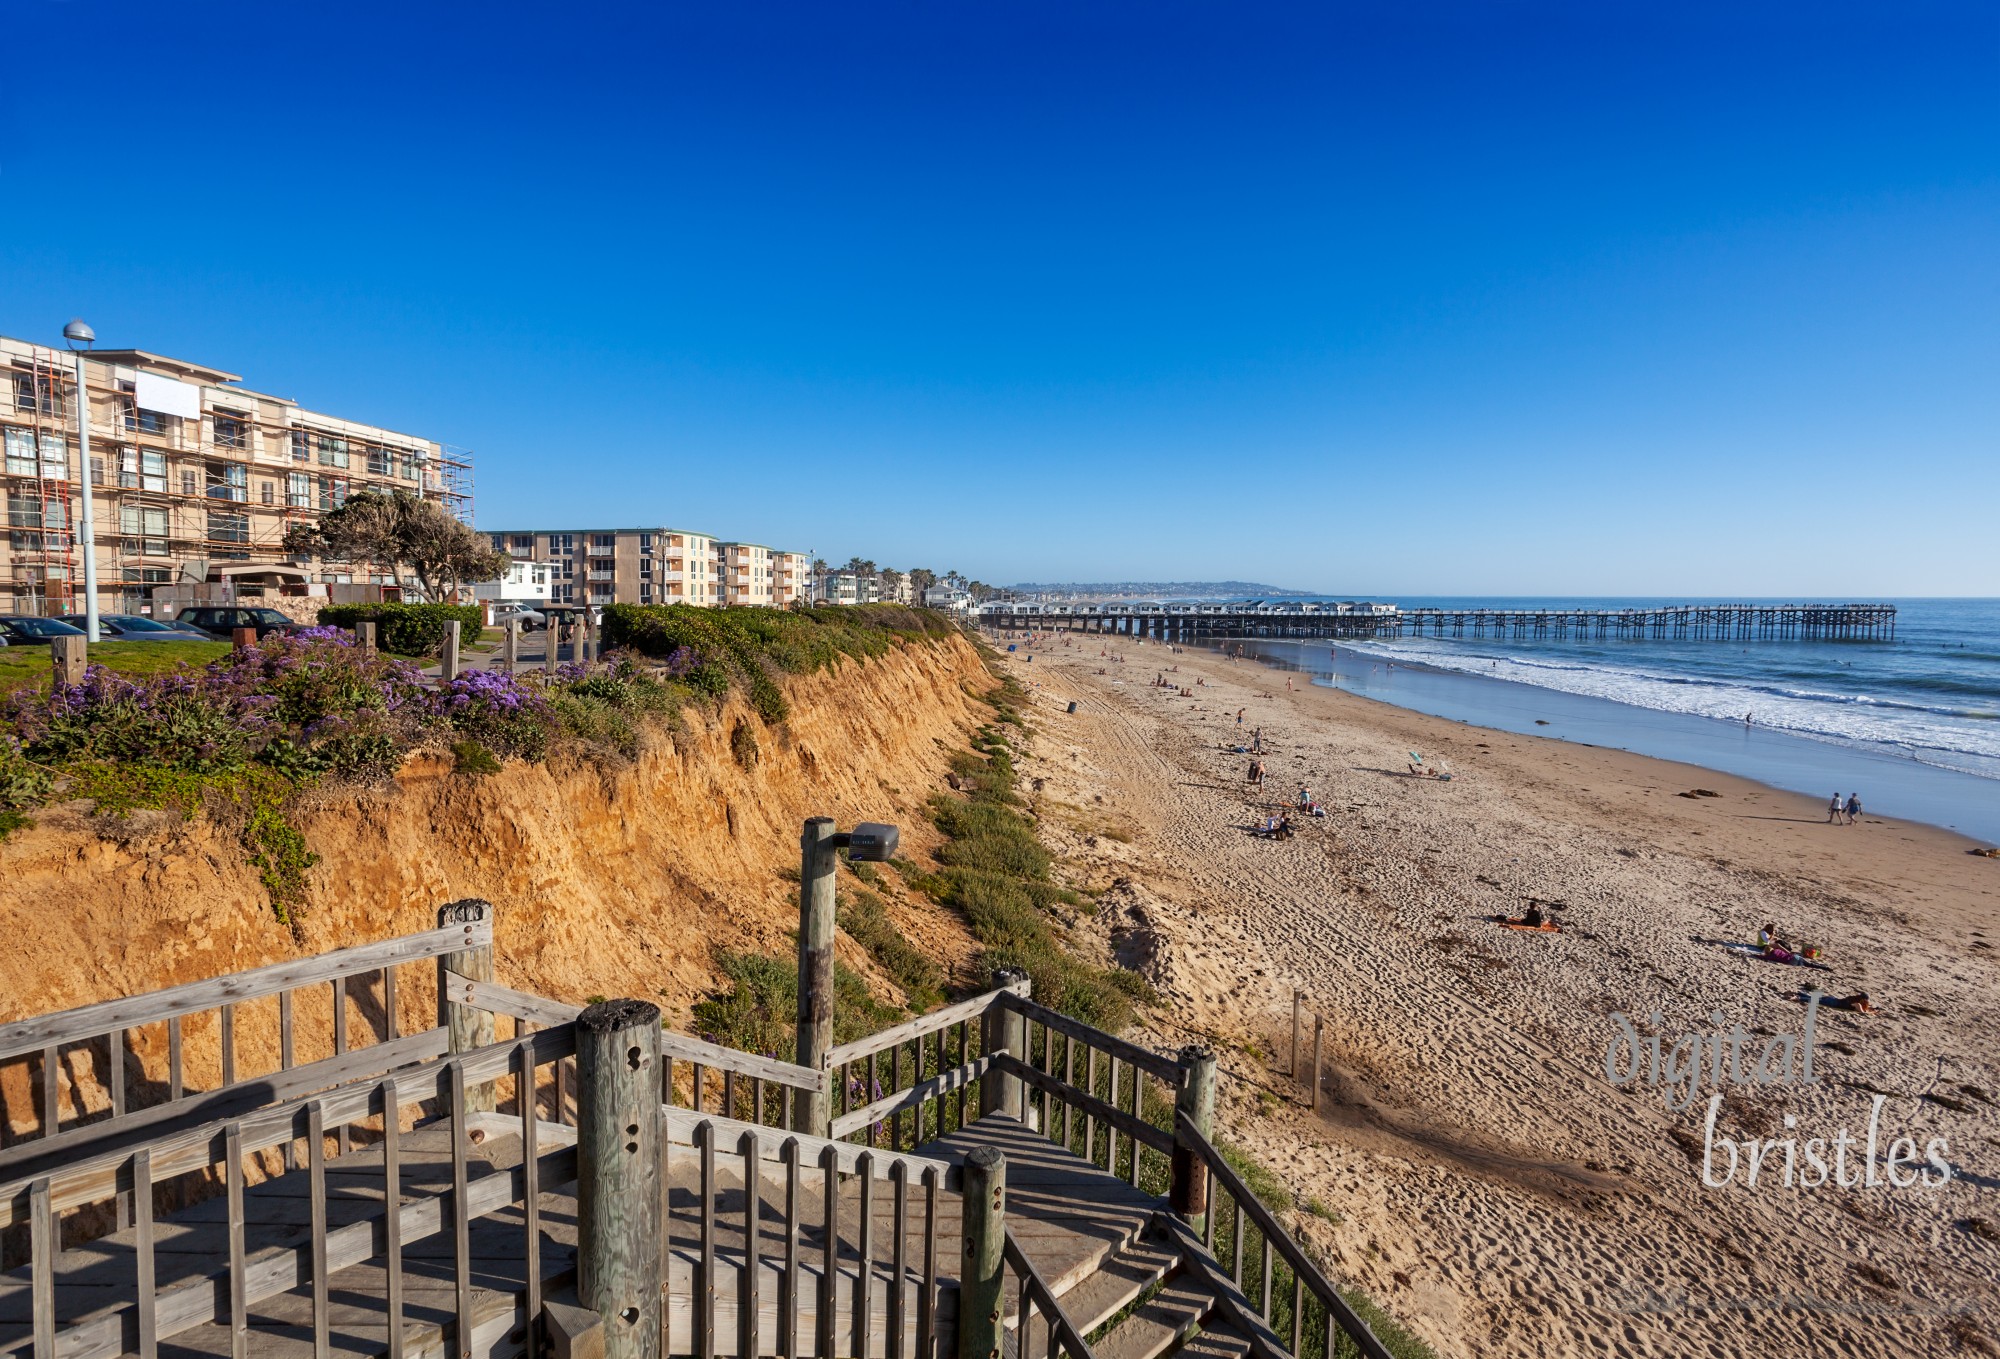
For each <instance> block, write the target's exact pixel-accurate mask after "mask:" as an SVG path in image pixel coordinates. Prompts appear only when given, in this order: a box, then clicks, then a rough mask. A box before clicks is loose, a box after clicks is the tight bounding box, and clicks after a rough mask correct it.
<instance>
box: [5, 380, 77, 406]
mask: <svg viewBox="0 0 2000 1359" xmlns="http://www.w3.org/2000/svg"><path fill="white" fill-rule="evenodd" d="M66 405H67V403H65V402H64V401H63V391H62V382H61V380H60V379H59V378H57V377H56V375H55V374H54V373H16V374H14V409H15V410H17V411H33V410H35V409H36V408H38V407H39V408H40V410H41V412H42V414H43V415H65V414H67V413H68V411H67V410H66Z"/></svg>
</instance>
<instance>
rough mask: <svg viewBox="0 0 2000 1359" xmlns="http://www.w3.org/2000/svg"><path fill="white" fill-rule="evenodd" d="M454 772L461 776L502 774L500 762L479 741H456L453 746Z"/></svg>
mask: <svg viewBox="0 0 2000 1359" xmlns="http://www.w3.org/2000/svg"><path fill="white" fill-rule="evenodd" d="M451 758H452V770H453V772H455V773H459V774H472V775H475V776H477V775H485V774H497V773H499V772H500V761H499V760H497V759H495V758H494V755H493V752H492V751H490V750H488V749H487V748H486V747H485V746H482V745H480V744H479V742H477V741H454V742H452V744H451Z"/></svg>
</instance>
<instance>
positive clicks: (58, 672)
mask: <svg viewBox="0 0 2000 1359" xmlns="http://www.w3.org/2000/svg"><path fill="white" fill-rule="evenodd" d="M49 663H50V664H51V665H53V666H54V667H55V685H56V687H57V688H59V689H60V688H62V687H63V686H64V685H68V684H81V683H83V672H84V668H85V667H86V666H88V665H89V664H90V639H89V638H88V637H51V638H49Z"/></svg>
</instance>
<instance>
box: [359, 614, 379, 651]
mask: <svg viewBox="0 0 2000 1359" xmlns="http://www.w3.org/2000/svg"><path fill="white" fill-rule="evenodd" d="M375 627H376V624H375V621H374V620H373V619H370V618H362V619H358V620H356V622H355V624H354V649H355V650H356V651H359V652H360V653H361V654H362V655H363V656H373V655H374V654H375Z"/></svg>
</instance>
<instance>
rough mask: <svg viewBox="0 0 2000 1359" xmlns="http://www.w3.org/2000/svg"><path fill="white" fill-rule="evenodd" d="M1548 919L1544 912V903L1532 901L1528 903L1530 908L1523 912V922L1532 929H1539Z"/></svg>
mask: <svg viewBox="0 0 2000 1359" xmlns="http://www.w3.org/2000/svg"><path fill="white" fill-rule="evenodd" d="M1547 919H1548V917H1547V916H1545V915H1543V914H1542V903H1541V902H1539V901H1531V902H1529V903H1528V909H1527V910H1526V911H1525V912H1523V913H1522V916H1521V923H1522V924H1523V925H1526V926H1527V927H1528V928H1529V929H1531V930H1538V929H1540V928H1541V927H1542V922H1543V921H1545V920H1547Z"/></svg>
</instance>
